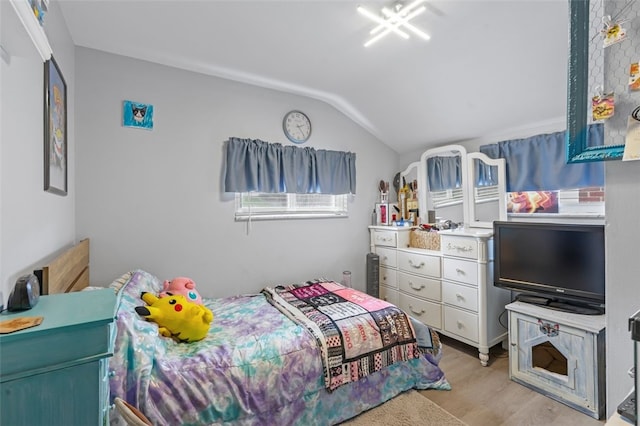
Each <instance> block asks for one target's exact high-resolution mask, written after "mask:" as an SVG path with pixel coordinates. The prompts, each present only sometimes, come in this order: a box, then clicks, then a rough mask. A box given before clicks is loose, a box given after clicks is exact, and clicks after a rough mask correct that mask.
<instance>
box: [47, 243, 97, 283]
mask: <svg viewBox="0 0 640 426" xmlns="http://www.w3.org/2000/svg"><path fill="white" fill-rule="evenodd" d="M41 282H42V294H56V293H70V292H72V291H80V290H82V289H83V288H85V287H87V286H88V285H89V239H88V238H86V239H84V240H82V241H80V242H79V243H78V244H76V245H75V246H73V247H71V248H70V249H68V250H66V251H65V252H64V253H62V254H60V255H59V256H57V257H56V258H55V259H53V260H52V261H51V262H49V264H48V265H46V266H44V267H43V268H42V278H41Z"/></svg>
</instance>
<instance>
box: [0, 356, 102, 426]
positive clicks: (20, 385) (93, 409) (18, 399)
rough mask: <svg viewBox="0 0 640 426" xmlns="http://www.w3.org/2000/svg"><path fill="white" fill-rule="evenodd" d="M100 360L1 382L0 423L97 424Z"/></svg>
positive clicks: (100, 409) (14, 425)
mask: <svg viewBox="0 0 640 426" xmlns="http://www.w3.org/2000/svg"><path fill="white" fill-rule="evenodd" d="M99 362H100V361H94V362H88V363H85V364H79V365H75V366H72V367H68V368H62V369H60V370H54V371H49V372H46V373H42V374H35V375H33V376H28V377H24V378H21V379H16V380H11V381H8V382H4V383H2V386H1V387H0V389H1V393H2V394H1V395H0V398H1V400H0V406H1V407H2V410H0V424H3V425H11V426H19V425H24V426H32V425H42V426H46V425H56V426H57V425H60V426H76V425H77V426H86V425H98V424H100V419H101V414H102V407H100V401H99V400H100V398H99V392H100V380H99V375H100V366H99Z"/></svg>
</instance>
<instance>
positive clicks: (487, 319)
mask: <svg viewBox="0 0 640 426" xmlns="http://www.w3.org/2000/svg"><path fill="white" fill-rule="evenodd" d="M492 234H493V232H492V231H490V230H483V229H474V230H462V231H457V230H454V231H442V232H441V233H440V235H441V240H440V247H441V251H442V303H443V308H442V309H443V329H442V330H441V332H442V333H443V334H446V335H447V336H450V337H453V338H455V339H456V340H460V341H462V342H464V343H467V344H469V345H472V346H475V347H476V348H478V351H479V357H480V362H481V364H482V365H483V366H486V365H487V362H488V361H489V348H491V347H492V346H494V345H495V344H497V343H500V342H503V341H505V342H506V340H507V338H508V330H507V327H508V319H507V314H506V310H505V305H507V304H508V303H509V302H510V301H511V294H510V292H509V291H507V290H503V289H500V288H497V287H495V286H494V285H493V239H492Z"/></svg>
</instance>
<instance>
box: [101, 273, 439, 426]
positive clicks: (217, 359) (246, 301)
mask: <svg viewBox="0 0 640 426" xmlns="http://www.w3.org/2000/svg"><path fill="white" fill-rule="evenodd" d="M112 286H113V287H117V288H119V290H118V300H119V303H118V307H117V312H116V325H117V335H116V340H115V351H114V356H113V358H112V359H111V360H110V363H109V368H110V370H111V371H112V374H111V378H110V390H111V399H112V400H113V399H114V398H115V397H121V398H123V399H125V400H126V401H128V402H129V403H131V404H133V405H134V406H136V407H138V408H139V409H140V410H141V411H142V412H143V413H144V414H145V415H146V416H147V417H148V418H149V419H150V420H151V421H152V422H153V424H154V425H156V426H160V425H180V424H184V425H213V424H216V425H218V424H221V425H264V424H278V425H332V424H337V423H340V422H342V421H344V420H346V419H348V418H351V417H353V416H355V415H357V414H359V413H360V412H362V411H364V410H367V409H369V408H372V407H375V406H377V405H379V404H381V403H382V402H384V401H386V400H388V399H390V398H392V397H393V396H395V395H397V394H398V393H400V392H402V391H405V390H408V389H411V388H416V389H427V388H435V389H450V386H449V383H448V382H447V380H446V379H445V377H444V374H443V372H442V370H440V368H439V367H438V361H439V359H440V356H441V353H440V351H439V350H438V348H436V350H434V351H432V352H428V353H425V354H423V355H422V356H419V357H417V358H414V359H410V360H408V361H402V362H398V363H395V364H393V365H390V366H389V367H387V368H384V369H382V370H380V371H376V372H373V373H372V374H369V375H368V376H366V377H364V378H362V379H361V380H358V381H356V382H353V383H349V384H346V385H344V386H340V387H339V388H337V389H335V390H334V391H332V392H328V391H327V389H326V388H325V382H324V374H323V365H322V361H321V356H320V354H321V351H320V349H319V348H318V345H317V342H316V339H315V338H314V336H313V335H312V334H311V333H309V331H308V330H307V329H306V328H305V327H303V326H300V325H298V324H296V323H294V322H293V321H291V320H290V319H289V318H288V317H287V316H285V315H282V313H281V312H280V311H278V310H277V309H275V308H274V307H273V306H272V305H271V304H270V303H269V302H268V301H267V299H266V298H265V297H264V295H262V294H256V295H250V296H235V297H228V298H223V299H205V300H204V303H205V305H206V306H207V307H209V308H210V309H211V310H212V311H213V313H214V315H215V318H214V320H213V323H212V325H211V329H210V331H209V334H208V335H207V337H206V338H205V339H204V340H202V341H199V342H193V343H176V342H175V341H173V340H171V339H170V338H165V337H162V336H160V335H159V334H158V327H157V325H156V324H154V323H152V322H147V321H145V320H144V319H142V318H141V317H140V316H138V315H137V314H136V313H135V307H136V306H141V305H143V304H144V302H142V300H141V299H140V293H141V292H142V291H150V292H156V293H159V292H160V291H161V287H162V283H161V281H160V280H159V279H158V278H156V277H155V276H153V275H151V274H149V273H147V272H145V271H141V270H137V271H134V272H131V273H128V274H125V275H123V277H121V278H120V279H119V280H116V281H114V283H113V284H112ZM434 337H437V335H435V334H434ZM435 342H437V340H436V341H435ZM118 422H119V420H118V418H117V416H114V417H113V419H112V424H113V425H115V424H119V423H118Z"/></svg>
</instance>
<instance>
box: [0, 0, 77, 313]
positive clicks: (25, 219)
mask: <svg viewBox="0 0 640 426" xmlns="http://www.w3.org/2000/svg"><path fill="white" fill-rule="evenodd" d="M0 15H1V19H2V22H1V25H0V28H1V29H2V37H1V39H0V44H1V45H2V47H3V49H4V50H5V51H6V52H7V55H3V57H2V59H0V76H1V77H0V80H1V82H0V93H1V96H0V108H1V109H0V176H1V180H0V235H1V236H2V238H1V241H0V291H2V293H3V299H4V301H5V302H6V300H7V298H8V297H9V292H10V290H11V289H12V288H13V285H14V283H15V281H16V279H17V278H18V277H20V276H21V275H24V274H27V273H30V272H31V271H32V270H33V269H34V268H37V267H40V266H42V264H43V262H44V261H45V260H46V259H48V258H50V257H51V255H52V254H53V253H55V252H57V251H60V250H61V249H62V248H63V247H66V246H71V245H72V244H73V243H74V242H75V235H76V232H75V200H76V195H75V194H76V191H75V166H74V163H75V152H74V148H75V137H74V111H75V105H74V94H75V86H74V80H75V77H74V72H75V70H74V54H75V47H74V45H73V43H72V42H71V37H70V35H69V32H68V30H67V27H66V24H65V23H64V19H63V18H62V14H61V12H60V10H59V6H58V4H57V3H56V2H52V3H51V9H50V11H49V13H48V14H47V21H46V27H45V29H46V31H47V34H48V37H49V43H50V44H51V46H52V48H53V50H54V52H55V58H56V61H57V62H58V65H59V66H60V68H61V71H62V74H63V75H64V77H65V79H66V82H67V96H68V104H67V108H68V119H69V121H68V142H69V144H68V148H69V151H68V164H69V168H68V180H69V195H67V196H66V197H61V196H59V195H54V194H51V193H48V192H44V190H43V188H44V171H43V170H44V167H43V144H44V141H43V119H42V111H43V99H44V90H43V87H44V80H43V79H44V66H43V63H42V59H41V58H40V56H39V55H38V53H37V51H36V49H35V47H34V46H33V44H32V43H31V41H30V39H29V38H28V35H27V33H26V31H25V30H24V28H23V27H22V26H21V23H20V21H19V20H18V17H17V15H16V13H15V11H14V10H13V8H12V6H11V4H10V3H9V2H8V1H0Z"/></svg>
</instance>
